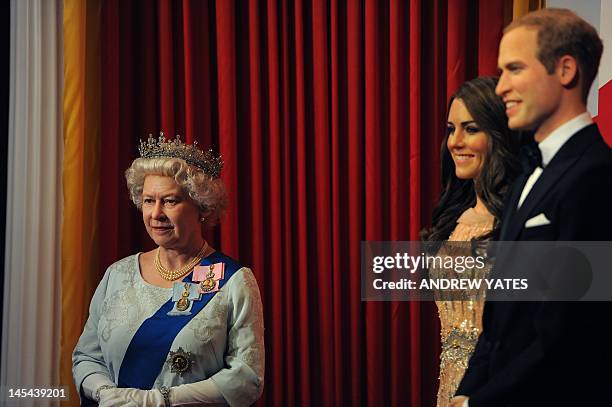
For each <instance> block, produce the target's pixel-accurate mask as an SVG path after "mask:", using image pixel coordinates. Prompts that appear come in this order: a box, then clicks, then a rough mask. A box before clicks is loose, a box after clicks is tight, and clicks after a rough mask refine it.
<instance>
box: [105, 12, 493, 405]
mask: <svg viewBox="0 0 612 407" xmlns="http://www.w3.org/2000/svg"><path fill="white" fill-rule="evenodd" d="M503 21H504V2H503V1H502V0H499V1H490V0H480V1H479V2H474V1H468V0H457V1H453V0H448V1H441V0H433V1H429V0H426V1H425V0H410V1H399V0H388V1H375V0H366V1H350V0H345V1H340V0H330V1H319V0H312V1H306V0H295V1H280V0H278V1H274V0H268V1H256V0H251V1H232V0H217V1H213V0H208V1H196V0H191V1H190V0H183V1H169V0H158V1H149V0H146V1H145V0H141V1H120V0H107V1H105V2H104V3H103V6H102V35H101V37H102V44H101V45H102V54H103V55H102V61H103V62H102V63H103V67H102V68H103V70H102V72H103V75H102V83H103V86H102V88H103V96H102V97H103V100H102V102H103V103H102V106H103V107H102V118H103V120H102V122H103V133H102V134H103V135H104V136H103V137H104V138H103V149H102V150H103V152H102V154H103V157H102V159H103V160H102V162H103V163H104V165H103V171H102V173H103V177H102V180H101V195H100V200H101V204H100V228H101V230H100V235H101V242H102V243H101V247H100V257H101V259H102V264H101V270H100V272H102V270H103V269H104V268H105V267H107V266H108V265H109V264H110V263H112V262H113V261H116V260H117V259H119V258H121V257H123V256H127V255H129V254H130V253H133V252H136V251H139V250H147V249H149V248H151V246H152V243H151V241H150V239H149V238H148V237H147V235H146V232H145V231H144V227H143V225H142V221H141V219H140V216H139V213H138V212H137V210H136V209H134V207H133V205H132V204H131V203H130V201H129V199H128V194H127V191H126V188H125V182H124V179H123V171H124V170H125V169H126V168H127V166H128V165H129V163H130V162H131V160H132V159H133V158H135V156H136V155H137V141H138V139H139V138H143V139H144V138H145V137H146V135H147V134H148V133H154V134H155V133H157V132H158V131H160V130H163V131H164V132H166V134H169V135H174V134H181V135H182V136H184V138H186V139H187V140H188V141H193V140H198V141H199V142H200V143H201V144H203V145H204V146H209V145H212V146H215V147H216V148H217V149H218V150H220V152H221V153H222V154H223V158H224V160H225V163H226V165H225V169H224V172H223V180H224V182H225V184H226V186H227V188H228V190H229V194H230V207H229V211H228V214H227V216H226V217H225V218H224V219H223V222H222V224H221V225H220V226H219V227H218V228H217V229H216V230H211V231H209V236H208V238H209V240H210V241H211V242H212V243H213V244H214V245H215V246H216V247H217V248H219V249H221V250H222V251H223V252H225V253H226V254H228V255H230V256H233V257H235V258H238V259H239V260H240V261H241V262H242V263H243V264H246V265H249V266H251V267H252V268H253V270H254V273H255V275H256V277H257V280H258V282H259V286H260V289H261V293H262V296H263V302H264V308H265V321H266V385H265V392H264V396H263V397H262V399H261V401H260V402H259V404H262V405H263V404H266V405H267V404H271V405H279V406H280V405H319V404H321V405H341V404H367V405H372V406H374V405H388V404H392V405H411V406H421V405H424V406H427V405H433V404H435V401H434V399H435V392H436V388H437V369H438V367H437V366H438V354H439V350H438V348H439V332H438V329H439V327H438V321H437V317H436V312H435V305H433V304H430V303H365V302H361V300H360V263H359V262H360V242H361V241H362V240H410V239H412V240H416V239H418V231H419V230H420V229H421V228H422V227H423V226H424V225H426V224H427V223H428V222H429V219H430V213H431V209H432V207H433V204H434V203H435V201H436V199H437V196H438V193H439V186H438V183H439V182H438V178H439V169H438V167H439V159H438V157H439V148H440V141H441V139H442V137H443V135H444V131H445V110H446V100H447V97H448V95H449V94H450V93H452V92H453V91H454V90H455V89H456V88H457V86H458V85H459V84H460V83H461V82H463V81H464V80H466V79H470V78H472V77H475V76H477V75H478V74H494V73H495V72H496V53H497V44H498V41H499V39H500V37H501V29H502V25H503Z"/></svg>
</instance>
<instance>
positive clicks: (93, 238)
mask: <svg viewBox="0 0 612 407" xmlns="http://www.w3.org/2000/svg"><path fill="white" fill-rule="evenodd" d="M100 13H101V2H100V1H97V0H94V1H83V0H65V1H64V101H63V102H64V103H63V111H64V140H63V142H64V156H63V174H62V177H63V196H64V200H63V212H64V216H63V225H62V235H61V236H62V239H61V243H62V274H61V281H62V317H61V322H62V324H61V326H62V338H61V363H60V378H61V383H63V384H65V385H69V387H70V393H71V394H72V395H73V397H71V404H72V405H78V397H76V394H78V393H77V389H76V388H75V387H74V385H73V380H72V358H71V355H72V351H73V349H74V347H75V345H76V342H77V340H78V338H79V336H80V335H81V332H82V330H83V325H84V323H85V320H86V318H87V310H88V305H89V299H90V298H91V296H92V295H93V291H94V289H95V287H96V285H97V283H98V276H97V273H95V272H94V273H84V272H83V270H95V271H97V270H98V264H99V260H98V248H99V244H98V231H99V228H98V223H97V219H98V218H97V211H98V202H99V188H100V182H99V178H100V174H99V159H100V138H101V133H100V100H101V98H100V80H101V78H100V59H99V58H100V49H99V46H100V40H99V37H100Z"/></svg>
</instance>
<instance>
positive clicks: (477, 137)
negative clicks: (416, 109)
mask: <svg viewBox="0 0 612 407" xmlns="http://www.w3.org/2000/svg"><path fill="white" fill-rule="evenodd" d="M446 126H447V133H448V138H447V140H446V146H447V147H448V151H449V152H450V153H451V156H452V157H453V162H454V163H455V175H456V176H457V178H460V179H476V178H478V176H479V175H480V172H481V171H482V167H483V165H484V162H485V158H486V156H487V150H488V146H489V136H487V134H486V133H485V132H483V131H482V130H481V129H480V127H479V126H478V124H476V122H475V121H474V119H473V118H472V115H471V114H470V112H469V111H468V110H467V108H466V107H465V104H464V103H463V101H462V100H461V99H455V100H453V103H451V106H450V110H449V112H448V123H447V125H446Z"/></svg>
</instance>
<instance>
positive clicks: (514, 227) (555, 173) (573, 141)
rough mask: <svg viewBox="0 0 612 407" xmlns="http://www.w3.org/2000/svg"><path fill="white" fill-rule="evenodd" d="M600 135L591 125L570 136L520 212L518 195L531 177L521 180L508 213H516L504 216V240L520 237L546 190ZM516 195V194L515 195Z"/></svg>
mask: <svg viewBox="0 0 612 407" xmlns="http://www.w3.org/2000/svg"><path fill="white" fill-rule="evenodd" d="M598 135H599V132H598V130H597V126H596V125H590V126H587V127H585V128H584V129H582V130H580V131H579V132H578V133H576V134H575V135H574V136H573V137H572V138H570V139H569V140H568V141H567V142H566V143H565V144H564V145H563V146H562V147H561V149H560V150H559V151H558V152H557V154H555V156H554V157H553V159H552V161H551V162H550V163H549V164H548V165H547V166H546V168H545V169H544V171H542V174H541V175H540V177H539V178H538V180H537V181H536V183H535V184H534V185H533V187H532V188H531V191H529V194H528V195H527V197H526V198H525V201H523V204H522V205H521V208H520V209H519V210H518V211H517V210H516V207H517V205H518V200H519V197H520V195H521V192H522V191H523V188H524V186H525V183H526V181H527V178H529V177H528V176H525V177H526V178H525V179H524V180H523V182H522V183H521V187H520V188H519V190H518V192H517V191H516V190H514V191H513V194H514V193H516V194H517V197H516V199H513V200H512V202H511V203H512V207H511V208H508V212H509V213H510V214H514V216H512V215H510V216H508V218H507V219H506V218H505V219H504V224H503V225H502V232H501V236H502V239H501V240H516V239H517V238H518V237H519V235H520V233H521V231H522V230H523V226H524V225H525V222H526V221H527V219H529V216H530V215H532V212H533V210H534V208H535V207H536V205H537V204H538V203H539V202H540V201H542V199H544V198H545V197H546V194H547V192H548V191H549V190H550V189H551V188H552V187H553V186H554V185H556V184H557V182H558V181H559V180H560V178H561V176H562V175H563V174H564V173H565V172H566V171H568V170H569V169H570V168H571V167H572V165H574V163H575V162H576V161H577V160H578V159H579V158H580V157H581V156H582V154H583V152H584V150H586V148H587V147H588V146H590V145H591V144H592V143H593V142H594V141H595V140H596V138H597V137H598ZM515 185H516V184H515ZM513 198H515V197H514V196H513Z"/></svg>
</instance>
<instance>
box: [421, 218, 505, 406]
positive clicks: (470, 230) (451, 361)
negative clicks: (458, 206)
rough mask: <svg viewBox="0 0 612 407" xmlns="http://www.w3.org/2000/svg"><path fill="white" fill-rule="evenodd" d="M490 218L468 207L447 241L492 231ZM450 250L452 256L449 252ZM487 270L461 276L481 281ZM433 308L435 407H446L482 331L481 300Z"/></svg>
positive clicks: (466, 239)
mask: <svg viewBox="0 0 612 407" xmlns="http://www.w3.org/2000/svg"><path fill="white" fill-rule="evenodd" d="M494 219H495V218H494V217H493V215H491V214H489V213H482V212H477V211H476V210H475V209H474V208H469V209H467V210H466V211H465V212H463V214H461V216H460V217H459V219H458V220H457V226H456V227H455V229H454V230H453V232H452V233H451V235H450V237H449V239H448V240H449V241H453V242H461V241H464V242H469V241H470V240H472V239H474V238H477V237H479V236H483V235H485V234H487V233H489V232H490V231H491V230H492V229H493V224H494ZM458 249H459V250H461V248H457V247H452V248H448V247H444V246H443V247H442V248H441V249H440V252H442V251H444V252H445V253H442V254H445V255H458V253H456V250H458ZM464 250H465V248H464ZM451 251H452V252H453V253H449V252H451ZM440 252H439V254H440ZM490 270H491V265H490V264H487V265H486V266H485V267H484V268H483V269H481V270H466V272H465V273H471V276H473V277H480V278H483V277H486V276H487V275H488V273H489V271H490ZM442 273H445V272H443V271H441V270H435V269H434V270H430V276H431V277H434V278H436V277H438V278H439V277H442V275H441V274H442ZM465 273H464V274H465ZM476 273H477V274H478V275H477V274H476ZM446 277H448V276H446ZM482 297H484V295H482ZM454 298H456V297H454ZM436 305H437V307H438V315H439V316H440V325H441V330H440V336H441V343H442V352H441V354H440V387H439V389H438V407H446V406H448V404H449V401H450V399H451V398H452V397H453V396H454V394H455V391H456V390H457V387H459V383H460V382H461V379H462V378H463V374H464V373H465V370H466V369H467V364H468V361H469V359H470V356H471V355H472V352H473V351H474V348H475V346H476V341H477V340H478V335H479V334H480V331H481V330H482V310H483V307H484V298H479V299H466V300H462V301H460V300H448V301H436Z"/></svg>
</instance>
